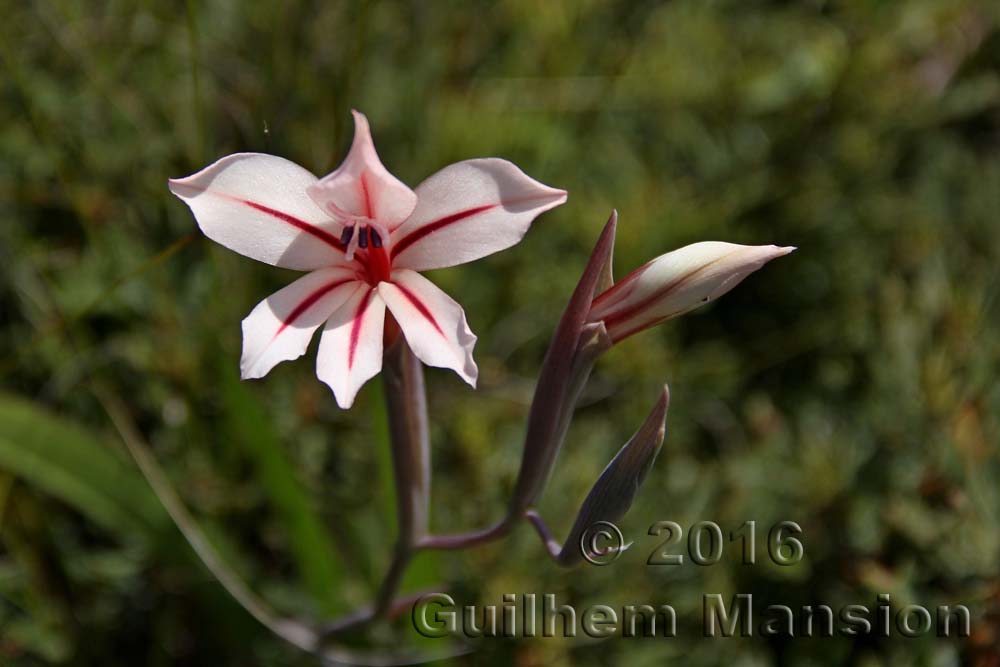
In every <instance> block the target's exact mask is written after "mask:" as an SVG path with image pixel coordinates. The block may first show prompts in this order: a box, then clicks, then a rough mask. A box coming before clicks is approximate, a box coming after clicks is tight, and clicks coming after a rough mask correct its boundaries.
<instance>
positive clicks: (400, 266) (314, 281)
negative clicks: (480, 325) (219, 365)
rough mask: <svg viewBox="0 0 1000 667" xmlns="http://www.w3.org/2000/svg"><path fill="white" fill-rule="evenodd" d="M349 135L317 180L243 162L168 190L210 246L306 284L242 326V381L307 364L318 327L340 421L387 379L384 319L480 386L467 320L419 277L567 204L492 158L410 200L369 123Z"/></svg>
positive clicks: (358, 119) (495, 247)
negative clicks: (378, 378) (361, 395)
mask: <svg viewBox="0 0 1000 667" xmlns="http://www.w3.org/2000/svg"><path fill="white" fill-rule="evenodd" d="M354 125H355V128H354V142H353V144H352V145H351V150H350V152H349V154H348V155H347V158H346V159H345V160H344V162H343V164H341V165H340V167H338V168H337V170H336V171H334V172H333V173H331V174H329V175H328V176H325V177H323V178H321V179H317V178H316V177H315V176H314V175H313V174H312V173H310V172H309V171H307V170H306V169H304V168H302V167H300V166H299V165H297V164H295V163H293V162H290V161H288V160H285V159H283V158H280V157H276V156H273V155H266V154H262V153H237V154H234V155H229V156H226V157H224V158H222V159H220V160H218V161H217V162H215V163H213V164H211V165H209V166H208V167H206V168H205V169H203V170H201V171H199V172H198V173H196V174H192V175H191V176H188V177H186V178H179V179H173V180H171V181H170V190H171V191H172V192H173V193H174V194H175V195H177V196H178V197H180V198H181V199H183V200H184V202H185V203H186V204H187V205H188V206H189V207H190V208H191V211H192V212H193V213H194V216H195V219H196V220H197V222H198V226H199V227H200V228H201V230H202V232H204V233H205V235H206V236H208V237H209V238H210V239H212V240H214V241H216V242H218V243H220V244H222V245H224V246H226V247H227V248H229V249H230V250H234V251H236V252H238V253H240V254H242V255H246V256H247V257H251V258H253V259H256V260H259V261H262V262H266V263H268V264H272V265H274V266H280V267H283V268H288V269H296V270H299V271H308V273H306V274H305V275H304V276H302V277H301V278H299V279H298V280H296V281H295V282H293V283H292V284H290V285H288V286H287V287H285V288H284V289H281V290H279V291H278V292H275V293H274V294H272V295H271V296H269V297H268V298H267V299H265V300H264V301H262V302H260V303H259V304H258V305H257V307H256V308H254V309H253V311H252V312H251V313H250V314H249V315H248V316H247V317H246V319H244V320H243V356H242V359H241V361H240V370H241V374H242V377H243V378H259V377H263V376H264V375H265V374H267V373H268V371H270V370H271V369H272V368H273V367H274V366H275V365H277V364H278V363H280V362H282V361H287V360H290V359H296V358H298V357H300V356H302V354H303V353H304V352H305V350H306V347H307V346H308V344H309V341H310V339H311V338H312V336H313V334H314V333H315V331H316V330H317V329H318V328H319V327H320V326H321V325H323V333H322V335H321V337H320V343H319V353H318V358H317V363H316V374H317V375H318V376H319V378H320V379H321V380H322V381H323V382H325V383H326V384H328V385H329V386H330V388H331V389H332V390H333V393H334V395H335V396H336V399H337V403H338V404H339V405H340V406H341V407H342V408H348V407H350V406H351V405H352V404H353V402H354V397H355V396H356V395H357V392H358V390H359V389H360V388H361V386H362V385H363V384H364V383H365V382H367V381H368V380H369V379H371V378H372V377H373V376H375V375H376V374H377V373H378V372H379V371H380V370H381V368H382V349H383V328H384V325H385V316H386V312H385V311H386V308H388V309H389V313H390V317H391V318H393V319H395V321H396V322H397V323H398V325H399V329H400V330H401V331H402V335H403V336H404V337H405V338H406V342H407V343H408V344H409V346H410V347H411V348H412V349H413V352H414V353H415V354H416V355H417V357H419V358H420V360H421V361H423V362H424V363H425V364H427V365H429V366H438V367H443V368H450V369H452V370H454V371H455V372H456V373H458V375H459V376H460V377H461V378H462V379H464V380H465V381H466V382H468V383H469V384H470V385H472V386H475V384H476V377H477V375H478V369H477V368H476V363H475V361H474V360H473V358H472V349H473V347H474V345H475V342H476V336H475V335H474V334H473V333H472V332H471V331H470V330H469V326H468V324H467V323H466V320H465V313H464V311H463V310H462V307H461V306H460V305H459V304H458V303H456V302H455V301H454V300H453V299H451V298H450V297H449V296H448V295H447V294H445V293H444V292H442V291H441V290H440V289H438V288H437V287H436V286H434V284H433V283H431V282H430V281H429V280H427V279H426V278H424V277H423V276H421V275H420V274H419V273H418V272H419V271H425V270H429V269H437V268H444V267H448V266H455V265H458V264H464V263H465V262H471V261H472V260H475V259H479V258H480V257H484V256H486V255H489V254H492V253H494V252H498V251H500V250H504V249H506V248H509V247H511V246H512V245H514V244H516V243H517V242H519V241H520V240H521V238H522V237H523V236H524V234H525V233H526V232H527V230H528V227H529V226H530V225H531V223H532V221H533V220H534V219H535V217H536V216H538V215H539V214H541V213H542V212H544V211H547V210H549V209H551V208H554V207H556V206H558V205H560V204H562V203H563V202H565V201H566V192H565V191H564V190H557V189H555V188H550V187H548V186H546V185H543V184H541V183H539V182H538V181H535V180H534V179H532V178H530V177H528V176H527V175H526V174H525V173H524V172H522V171H521V170H520V169H518V168H517V167H516V166H515V165H513V164H511V163H510V162H507V161H506V160H501V159H497V158H485V159H476V160H466V161H464V162H458V163H456V164H453V165H450V166H448V167H445V168H444V169H442V170H441V171H439V172H437V173H436V174H434V175H432V176H431V177H430V178H428V179H426V180H425V181H424V182H423V183H421V184H420V185H418V186H417V187H416V189H415V190H411V189H410V188H409V187H407V186H406V185H404V184H403V183H402V182H400V181H399V180H398V179H397V178H395V177H394V176H393V175H392V174H390V173H389V171H388V170H386V168H385V167H384V166H383V165H382V162H381V161H380V160H379V157H378V154H377V153H376V152H375V145H374V143H373V142H372V138H371V132H370V130H369V128H368V120H367V119H366V118H365V116H364V115H363V114H361V113H358V112H356V111H355V112H354ZM393 329H394V328H393Z"/></svg>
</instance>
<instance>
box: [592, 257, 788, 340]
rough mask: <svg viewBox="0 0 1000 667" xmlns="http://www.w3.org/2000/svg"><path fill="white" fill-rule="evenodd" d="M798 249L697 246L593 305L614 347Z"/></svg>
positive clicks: (644, 269)
mask: <svg viewBox="0 0 1000 667" xmlns="http://www.w3.org/2000/svg"><path fill="white" fill-rule="evenodd" d="M793 250H795V248H794V247H791V246H787V247H779V246H774V245H766V246H746V245H737V244H735V243H723V242H721V241H704V242H702V243H693V244H691V245H689V246H685V247H683V248H680V249H678V250H674V251H673V252H668V253H667V254H665V255H661V256H659V257H657V258H656V259H654V260H653V261H651V262H649V263H647V264H645V265H643V266H641V267H639V268H638V269H636V270H635V271H633V272H632V273H630V274H629V275H627V276H626V277H625V278H624V279H623V280H622V281H621V282H619V283H618V284H616V285H614V286H613V287H611V288H609V289H608V290H606V291H605V292H603V293H602V294H600V295H599V296H598V297H597V298H595V299H594V302H593V304H592V305H591V309H590V313H589V315H588V316H587V319H588V321H590V322H604V326H605V327H606V329H607V331H608V335H610V336H611V339H612V340H613V341H614V342H616V343H617V342H618V341H620V340H622V339H623V338H627V337H628V336H631V335H632V334H634V333H638V332H639V331H642V330H643V329H648V328H649V327H651V326H654V325H656V324H659V323H660V322H663V321H664V320H668V319H670V318H672V317H676V316H678V315H681V314H683V313H686V312H688V311H689V310H692V309H694V308H697V307H698V306H700V305H701V304H703V303H707V302H709V301H712V300H714V299H717V298H719V297H720V296H722V295H723V294H725V293H726V292H728V291H729V290H731V289H732V288H734V287H736V285H738V284H739V283H740V281H741V280H743V279H744V278H746V277H747V276H748V275H750V274H751V273H753V272H754V271H756V270H757V269H759V268H760V267H762V266H764V264H766V263H767V262H769V261H771V260H772V259H774V258H775V257H781V256H782V255H787V254H788V253H790V252H792V251H793Z"/></svg>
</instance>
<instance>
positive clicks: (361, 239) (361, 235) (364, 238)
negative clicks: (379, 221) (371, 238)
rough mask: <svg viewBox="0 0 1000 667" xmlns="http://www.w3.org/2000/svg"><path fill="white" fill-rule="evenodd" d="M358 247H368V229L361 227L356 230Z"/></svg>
mask: <svg viewBox="0 0 1000 667" xmlns="http://www.w3.org/2000/svg"><path fill="white" fill-rule="evenodd" d="M358 247H359V248H367V247H368V228H367V227H362V228H361V229H359V230H358Z"/></svg>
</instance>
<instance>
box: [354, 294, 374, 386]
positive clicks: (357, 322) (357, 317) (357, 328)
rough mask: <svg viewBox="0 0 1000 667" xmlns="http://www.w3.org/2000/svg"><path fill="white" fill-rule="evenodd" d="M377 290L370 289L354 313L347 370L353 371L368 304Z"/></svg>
mask: <svg viewBox="0 0 1000 667" xmlns="http://www.w3.org/2000/svg"><path fill="white" fill-rule="evenodd" d="M374 293H375V290H373V289H370V290H368V292H367V293H366V294H365V296H364V297H363V298H362V299H361V303H359V304H358V309H357V310H355V311H354V320H353V321H352V322H351V342H350V345H349V346H348V348H347V370H348V371H349V370H351V368H353V367H354V353H355V352H357V349H358V341H359V340H360V339H361V325H362V324H363V323H364V315H365V310H366V309H367V308H368V302H370V301H371V300H372V294H374Z"/></svg>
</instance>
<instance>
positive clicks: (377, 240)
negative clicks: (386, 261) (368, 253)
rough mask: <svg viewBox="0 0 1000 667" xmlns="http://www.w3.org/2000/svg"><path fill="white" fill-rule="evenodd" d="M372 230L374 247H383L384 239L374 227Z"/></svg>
mask: <svg viewBox="0 0 1000 667" xmlns="http://www.w3.org/2000/svg"><path fill="white" fill-rule="evenodd" d="M370 229H371V235H372V247H373V248H381V247H382V237H381V235H379V233H378V230H376V229H375V228H374V227H371V228H370Z"/></svg>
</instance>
